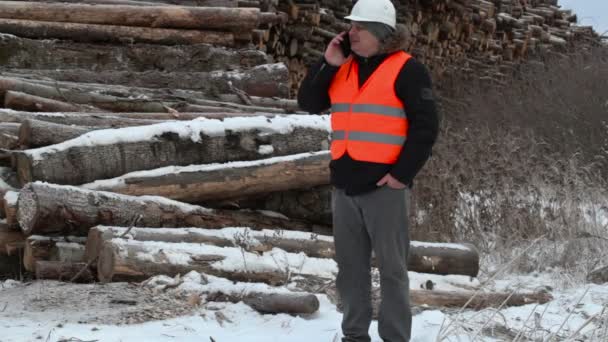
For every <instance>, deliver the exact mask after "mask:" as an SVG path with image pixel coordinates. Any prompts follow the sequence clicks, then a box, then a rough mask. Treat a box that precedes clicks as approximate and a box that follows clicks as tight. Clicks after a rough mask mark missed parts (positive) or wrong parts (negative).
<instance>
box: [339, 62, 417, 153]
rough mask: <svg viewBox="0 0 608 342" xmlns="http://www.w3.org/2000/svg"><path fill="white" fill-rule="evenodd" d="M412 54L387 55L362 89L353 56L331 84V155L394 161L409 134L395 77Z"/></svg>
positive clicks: (357, 66)
mask: <svg viewBox="0 0 608 342" xmlns="http://www.w3.org/2000/svg"><path fill="white" fill-rule="evenodd" d="M410 58H411V56H410V55H409V54H407V53H405V52H403V51H399V52H396V53H394V54H392V55H390V56H389V57H387V58H386V59H385V60H384V61H383V62H382V63H381V64H380V66H378V68H377V69H376V70H375V71H374V72H373V73H372V74H371V75H370V76H369V78H368V79H367V81H366V82H365V83H364V84H363V86H362V87H361V88H360V89H359V65H358V64H357V62H356V61H355V60H354V59H353V58H352V57H350V58H349V59H348V60H347V61H346V62H345V63H344V64H342V66H341V67H340V69H339V70H338V72H337V74H336V75H335V76H334V79H333V80H332V83H331V85H330V87H329V97H330V99H331V129H332V142H331V158H332V159H334V160H335V159H339V158H340V157H342V156H343V155H344V153H345V152H347V151H348V154H349V155H350V156H351V157H352V158H353V159H355V160H359V161H365V162H373V163H384V164H394V163H395V162H396V161H397V158H399V154H400V153H401V149H402V148H403V144H404V143H405V140H406V138H407V130H408V121H407V117H406V115H405V110H404V105H403V102H401V100H400V99H399V98H398V97H397V95H396V94H395V80H396V79H397V75H399V72H400V71H401V69H402V68H403V65H405V63H406V62H407V61H408V60H409V59H410Z"/></svg>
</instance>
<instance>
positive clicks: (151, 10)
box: [0, 1, 260, 31]
mask: <svg viewBox="0 0 608 342" xmlns="http://www.w3.org/2000/svg"><path fill="white" fill-rule="evenodd" d="M0 17H2V18H9V19H26V20H42V21H50V22H70V23H83V24H101V25H125V26H140V27H158V28H185V29H219V30H222V29H234V30H238V31H247V30H252V29H254V28H255V27H257V25H258V22H259V20H260V9H259V8H217V7H216V8H207V7H182V6H128V5H88V4H61V3H37V2H22V1H1V2H0Z"/></svg>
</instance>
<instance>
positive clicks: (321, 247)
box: [85, 226, 479, 277]
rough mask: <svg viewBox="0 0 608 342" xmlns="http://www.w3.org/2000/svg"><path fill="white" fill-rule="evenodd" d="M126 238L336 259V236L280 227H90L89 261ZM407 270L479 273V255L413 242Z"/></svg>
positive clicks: (460, 247) (451, 245) (471, 249)
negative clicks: (113, 241)
mask: <svg viewBox="0 0 608 342" xmlns="http://www.w3.org/2000/svg"><path fill="white" fill-rule="evenodd" d="M115 238H124V239H128V240H135V241H158V242H171V243H181V242H188V243H202V244H207V245H212V246H218V247H236V246H245V247H244V248H245V249H246V250H248V251H250V252H264V251H269V250H271V249H272V248H280V249H282V250H285V251H287V252H290V253H304V254H306V255H307V256H309V257H315V258H334V255H335V250H334V243H333V238H332V237H329V236H322V235H320V236H315V235H311V234H310V233H304V232H283V233H281V232H279V231H277V230H263V231H252V230H250V229H247V228H224V229H200V228H162V229H159V228H132V229H128V228H125V227H107V226H97V227H93V228H91V230H89V235H88V237H87V244H86V252H85V253H86V259H87V261H89V262H90V261H91V260H94V259H95V258H96V257H97V256H98V254H99V250H100V249H101V246H102V244H103V242H104V241H107V240H111V239H115ZM408 270H409V271H414V272H420V273H434V274H444V275H445V274H461V275H467V276H471V277H475V276H477V273H478V271H479V254H478V252H477V250H476V249H475V247H474V246H472V245H470V244H454V243H426V242H419V241H412V242H411V243H410V253H409V258H408Z"/></svg>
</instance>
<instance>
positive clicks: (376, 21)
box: [344, 15, 395, 29]
mask: <svg viewBox="0 0 608 342" xmlns="http://www.w3.org/2000/svg"><path fill="white" fill-rule="evenodd" d="M344 19H346V20H350V21H362V22H368V23H382V24H385V25H388V26H390V27H391V28H393V29H394V28H395V26H394V25H390V24H387V23H385V22H382V21H379V20H370V19H368V18H363V17H359V16H356V15H349V16H346V17H344Z"/></svg>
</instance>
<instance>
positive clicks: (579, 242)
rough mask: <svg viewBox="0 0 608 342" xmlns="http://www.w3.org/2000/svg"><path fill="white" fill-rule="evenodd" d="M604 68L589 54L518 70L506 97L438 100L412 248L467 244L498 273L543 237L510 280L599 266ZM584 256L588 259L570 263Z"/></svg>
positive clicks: (605, 52)
mask: <svg viewBox="0 0 608 342" xmlns="http://www.w3.org/2000/svg"><path fill="white" fill-rule="evenodd" d="M607 65H608V49H606V48H597V47H596V48H589V49H588V50H580V51H579V53H577V54H573V55H571V56H569V57H567V58H565V57H563V56H560V55H552V56H551V57H548V58H547V59H546V60H544V61H543V64H541V63H538V62H535V63H530V64H527V65H524V66H521V67H519V68H518V70H515V71H513V73H512V75H511V76H509V78H507V79H510V80H511V82H510V83H509V85H508V86H505V87H501V88H497V87H489V86H488V85H487V84H484V83H482V82H479V83H477V82H476V81H470V82H467V83H466V86H461V87H457V88H455V89H452V91H451V92H446V91H444V92H443V93H442V98H441V101H440V102H441V106H440V107H441V111H442V113H443V117H444V120H443V123H442V131H441V136H440V140H439V141H438V143H437V145H436V147H435V149H434V152H433V157H432V158H431V160H430V161H429V163H428V164H427V166H426V167H425V169H424V170H423V172H422V174H421V175H420V176H419V177H418V178H417V180H418V181H417V184H416V186H415V187H414V196H413V199H414V200H413V206H414V209H415V210H412V212H413V213H416V217H415V218H414V219H413V220H412V221H413V224H412V238H413V239H420V240H430V241H470V242H473V243H474V244H475V245H476V246H478V248H479V249H480V250H481V251H482V253H484V252H485V254H486V255H491V256H493V257H495V258H498V260H494V261H495V262H499V263H500V262H501V261H502V262H503V263H504V262H505V261H506V260H510V259H511V258H512V257H513V255H514V254H517V253H518V252H520V251H521V250H522V249H523V248H526V247H527V245H528V244H529V242H530V241H532V240H534V239H536V238H538V237H540V236H544V237H545V240H544V242H543V248H539V249H538V250H535V251H534V252H531V253H526V255H525V256H524V257H522V258H521V260H520V261H519V262H518V265H517V267H516V270H521V271H532V270H542V269H544V268H547V267H569V266H573V265H574V264H577V268H579V269H580V268H581V267H580V266H581V265H580V263H577V261H584V262H583V264H584V265H583V267H582V268H583V269H585V271H586V270H588V269H590V268H593V267H594V266H597V262H598V260H601V259H600V257H601V256H602V255H603V256H606V252H605V250H606V248H605V247H606V246H608V227H607V223H606V222H607V221H608V186H607V185H608V184H607V182H608V115H607V114H608V94H607V93H606V89H608V67H606V66H607ZM602 218H605V220H606V221H602V220H601V219H602ZM581 247H584V249H587V250H589V252H590V255H591V256H593V257H592V258H581V256H580V255H570V254H572V253H570V252H572V251H574V250H576V251H580V250H581ZM594 252H598V253H600V252H601V254H597V253H595V254H593V253H594ZM577 258H578V259H580V260H577ZM583 259H584V260H583ZM603 259H604V260H606V259H605V258H603Z"/></svg>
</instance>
